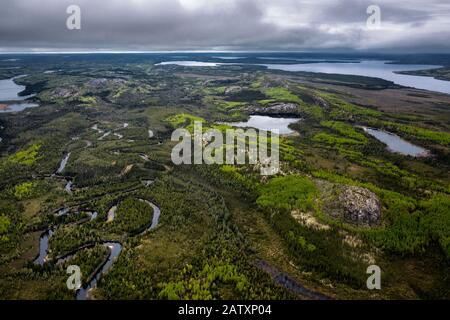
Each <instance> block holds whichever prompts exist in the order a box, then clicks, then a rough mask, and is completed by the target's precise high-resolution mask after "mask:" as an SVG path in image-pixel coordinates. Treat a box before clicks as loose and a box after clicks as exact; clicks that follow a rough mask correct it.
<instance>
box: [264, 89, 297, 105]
mask: <svg viewBox="0 0 450 320" xmlns="http://www.w3.org/2000/svg"><path fill="white" fill-rule="evenodd" d="M264 94H265V95H267V96H268V97H270V98H271V99H272V100H269V101H273V102H277V101H282V102H294V103H301V102H302V100H301V99H300V98H299V97H297V96H296V95H295V94H292V93H291V92H290V91H289V90H288V89H285V88H281V87H276V88H267V89H265V90H264ZM267 102H268V101H263V102H262V103H263V104H265V103H267Z"/></svg>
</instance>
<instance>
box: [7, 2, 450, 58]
mask: <svg viewBox="0 0 450 320" xmlns="http://www.w3.org/2000/svg"><path fill="white" fill-rule="evenodd" d="M73 4H75V5H78V6H79V7H80V9H81V30H68V29H67V27H66V20H67V18H68V16H69V14H67V13H66V9H67V7H68V6H69V5H73ZM373 4H374V5H378V6H379V7H380V9H381V24H380V28H379V29H376V30H371V29H368V28H367V24H366V21H367V18H368V17H369V14H367V12H366V10H367V7H368V6H369V5H373ZM1 7H2V8H1V10H0V51H29V50H41V51H59V50H65V51H79V50H105V51H114V50H119V51H158V50H169V51H182V50H205V51H206V50H230V51H232V50H246V51H253V50H275V51H282V50H320V51H327V50H330V51H331V50H364V51H378V52H382V51H400V52H449V53H450V41H449V39H450V1H449V0H408V1H407V0H396V1H391V0H376V1H375V0H367V1H366V0H126V1H125V0H1Z"/></svg>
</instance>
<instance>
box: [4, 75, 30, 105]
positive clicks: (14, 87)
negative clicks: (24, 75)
mask: <svg viewBox="0 0 450 320" xmlns="http://www.w3.org/2000/svg"><path fill="white" fill-rule="evenodd" d="M19 77H21V76H18V77H14V78H11V79H5V80H0V101H12V100H25V99H27V98H29V97H30V96H23V97H20V96H19V93H20V92H22V91H23V90H25V86H21V85H18V84H17V83H15V82H14V80H15V79H18V78H19Z"/></svg>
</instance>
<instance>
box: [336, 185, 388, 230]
mask: <svg viewBox="0 0 450 320" xmlns="http://www.w3.org/2000/svg"><path fill="white" fill-rule="evenodd" d="M339 202H340V205H339V206H340V207H341V208H342V209H343V218H344V219H345V220H346V221H348V222H350V223H352V224H356V225H362V226H376V225H379V224H380V221H381V205H380V200H379V199H378V197H377V195H376V194H375V193H373V192H372V191H370V190H368V189H366V188H362V187H356V186H345V187H344V188H343V189H342V190H341V192H340V194H339Z"/></svg>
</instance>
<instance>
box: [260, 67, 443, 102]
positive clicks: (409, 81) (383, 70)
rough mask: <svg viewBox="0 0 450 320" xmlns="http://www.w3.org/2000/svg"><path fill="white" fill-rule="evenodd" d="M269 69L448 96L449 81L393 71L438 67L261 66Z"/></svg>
mask: <svg viewBox="0 0 450 320" xmlns="http://www.w3.org/2000/svg"><path fill="white" fill-rule="evenodd" d="M262 65H263V66H266V67H267V68H269V69H274V70H275V69H276V70H283V71H306V72H319V73H334V74H348V75H357V76H365V77H374V78H381V79H385V80H388V81H392V82H394V83H396V84H399V85H402V86H405V87H413V88H418V89H425V90H430V91H438V92H443V93H448V94H450V81H444V80H438V79H434V78H432V77H423V76H413V75H406V74H398V73H395V71H413V70H426V69H436V68H439V66H432V65H420V64H389V63H386V61H361V62H356V63H349V62H345V63H344V62H332V63H328V62H317V63H299V64H262Z"/></svg>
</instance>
